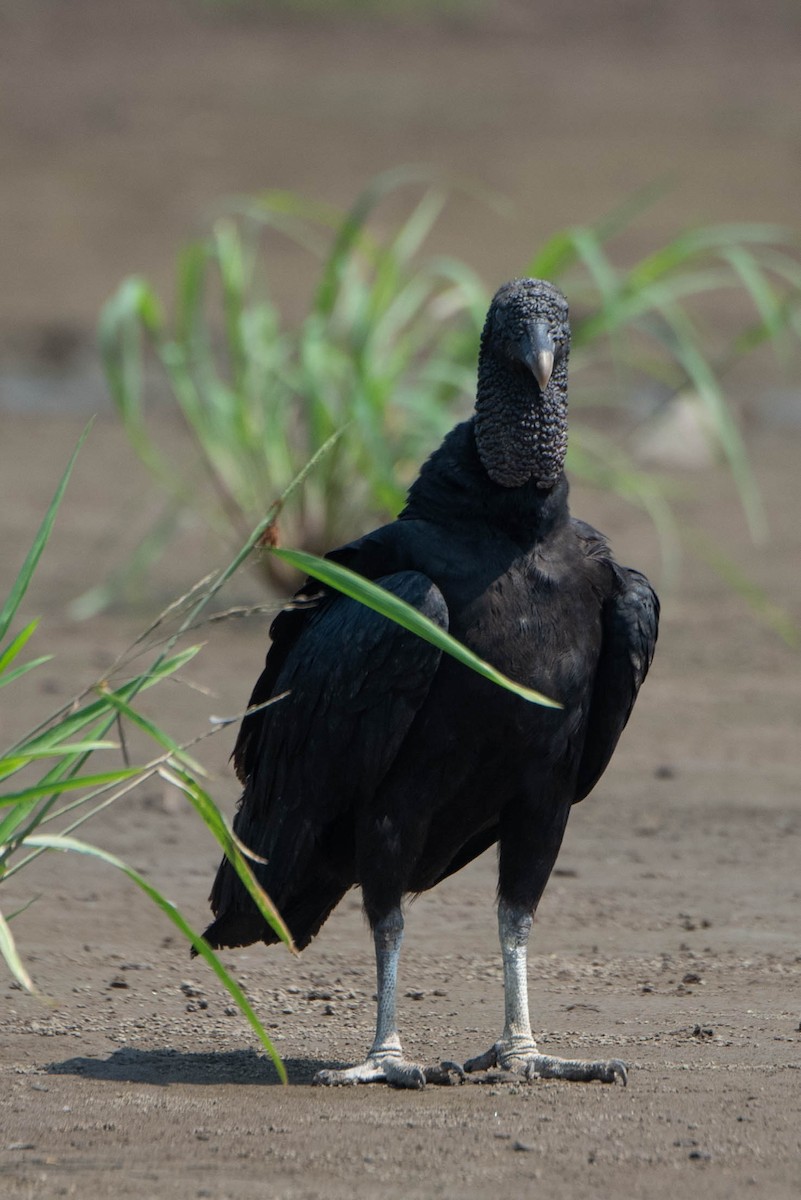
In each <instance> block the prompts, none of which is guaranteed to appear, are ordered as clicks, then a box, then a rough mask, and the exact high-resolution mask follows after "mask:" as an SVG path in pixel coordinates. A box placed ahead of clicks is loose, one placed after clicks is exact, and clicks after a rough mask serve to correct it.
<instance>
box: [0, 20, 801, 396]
mask: <svg viewBox="0 0 801 1200" xmlns="http://www.w3.org/2000/svg"><path fill="white" fill-rule="evenodd" d="M800 48H801V9H799V7H798V5H797V4H795V3H793V2H792V0H764V2H762V3H760V4H758V5H756V4H753V3H750V2H749V0H650V2H647V3H645V2H637V0H633V2H632V0H594V2H592V3H591V2H590V0H563V2H562V3H560V4H559V5H558V6H557V5H551V4H543V3H539V2H537V0H533V2H525V0H385V2H383V3H379V2H378V0H361V2H360V0H317V2H315V0H300V2H296V3H292V2H290V0H285V2H278V3H277V2H275V0H243V2H239V0H135V2H133V3H127V4H121V3H117V4H115V3H108V0H69V3H63V0H3V3H2V6H0V55H1V56H2V82H1V83H0V86H1V87H2V104H1V105H0V146H1V147H2V181H3V184H2V189H0V239H1V240H2V262H3V279H4V284H5V286H4V287H3V288H2V289H1V290H0V353H2V364H3V365H2V375H0V388H2V394H1V396H0V403H1V404H2V405H3V407H4V408H6V409H9V408H20V407H26V406H29V405H30V404H32V403H36V402H37V401H38V402H40V403H44V402H45V401H47V402H48V403H51V404H52V403H56V404H61V403H64V402H65V401H66V402H68V401H69V400H70V399H72V400H73V401H74V402H76V403H77V402H78V401H79V400H81V398H82V397H83V399H84V400H86V392H87V387H91V388H92V390H96V388H95V386H94V385H95V384H96V382H97V381H94V384H93V383H92V381H91V380H87V379H84V380H83V381H82V384H81V386H80V387H78V388H77V389H70V390H68V391H65V390H64V389H63V388H62V389H61V391H60V393H59V395H60V399H57V398H56V397H54V396H53V395H52V393H49V392H48V390H47V388H46V383H47V380H46V379H45V380H42V381H40V385H41V386H40V387H39V388H38V389H37V388H36V387H34V381H33V380H32V379H31V374H30V373H31V370H36V369H38V368H39V367H40V366H42V365H44V366H46V367H47V368H48V370H50V371H57V372H61V373H66V374H69V373H70V371H72V372H73V373H74V372H75V371H77V368H78V366H79V365H80V361H81V356H82V355H85V354H87V353H88V352H89V348H91V347H92V344H93V339H94V329H95V323H96V320H97V314H98V311H99V308H100V306H101V304H102V303H103V301H104V300H106V298H107V297H108V296H109V294H110V293H111V292H112V291H113V289H114V288H115V287H116V286H117V284H118V283H119V281H120V279H121V278H122V277H123V276H125V275H127V274H129V273H131V272H136V273H142V274H144V275H146V276H147V277H148V278H149V279H151V280H152V281H153V283H154V284H155V285H156V287H157V288H158V290H159V291H160V293H161V294H163V295H169V294H170V288H171V285H172V279H173V274H174V267H173V261H174V257H175V255H176V252H177V251H178V249H179V247H180V246H181V245H182V244H183V243H184V242H185V241H186V240H187V239H188V238H190V237H192V236H194V235H197V234H199V233H202V232H205V231H206V230H207V229H208V226H209V224H210V222H211V220H212V218H213V217H214V216H216V215H218V214H219V212H220V210H221V209H222V207H223V204H224V201H225V199H226V198H227V197H231V196H233V195H241V194H245V193H254V192H258V191H260V190H263V189H267V188H271V189H273V188H281V189H292V190H294V191H297V192H299V193H300V194H302V195H303V196H305V197H307V198H308V199H310V200H315V201H324V202H327V203H330V204H336V205H340V206H346V205H348V204H349V203H350V202H351V201H352V200H353V199H354V197H355V196H356V195H357V193H358V192H359V191H360V190H361V188H362V187H363V186H364V184H365V183H366V182H367V180H368V179H369V178H370V177H371V176H373V175H374V174H375V173H376V172H378V171H380V170H383V169H385V168H389V167H395V166H397V165H399V164H407V163H423V164H427V165H429V166H431V167H432V168H434V169H435V170H436V171H437V172H439V173H440V177H441V178H442V179H443V180H444V181H445V182H451V183H453V185H454V188H453V193H452V195H451V196H450V200H449V204H448V207H447V211H446V214H445V217H444V219H442V220H441V221H440V222H439V223H438V225H437V227H436V229H435V230H434V232H433V234H432V243H431V245H432V246H433V248H434V249H437V250H444V251H447V252H449V253H453V254H457V255H459V256H460V257H461V258H463V259H465V260H466V261H467V262H468V263H469V264H470V265H471V266H472V267H473V268H475V269H476V270H477V271H478V272H479V273H480V275H481V276H482V277H483V279H484V280H485V282H486V284H487V286H488V287H489V288H490V289H492V288H494V286H495V285H496V283H499V282H501V281H502V280H504V279H506V278H508V277H509V276H512V275H514V274H516V273H519V272H520V271H521V270H522V269H523V267H524V266H525V264H526V263H528V262H529V260H530V259H531V257H532V255H533V254H534V253H535V251H536V250H537V248H538V247H539V246H540V245H541V244H542V243H543V242H544V241H545V240H546V239H547V238H548V237H550V236H551V235H552V234H553V233H554V232H555V231H557V230H558V229H561V228H563V227H565V226H567V225H572V224H575V223H588V222H591V221H595V220H597V219H598V218H599V217H601V216H602V215H603V214H605V213H607V212H609V211H610V210H613V209H615V208H616V207H617V206H619V205H620V204H621V203H622V202H624V201H625V200H626V199H627V198H628V197H630V196H631V195H632V194H633V193H635V192H637V191H638V190H639V189H642V188H644V187H652V186H654V187H656V189H657V191H659V192H661V195H660V196H659V198H658V199H657V200H656V201H655V202H654V203H653V204H651V205H650V206H649V207H648V208H647V209H646V210H645V211H644V212H643V213H642V214H641V215H640V216H639V218H638V219H637V221H636V222H635V223H634V224H633V225H632V227H630V228H629V229H627V230H626V231H625V233H624V234H623V240H622V243H621V255H622V258H623V260H624V261H625V260H626V258H627V257H628V259H629V260H632V259H633V258H634V257H635V256H637V255H639V254H642V253H645V252H646V251H650V250H652V249H653V248H654V247H656V246H658V245H659V244H661V243H662V242H664V241H665V240H666V239H669V238H670V237H673V236H674V235H675V234H676V233H677V232H679V231H680V230H681V229H683V228H685V227H687V226H690V225H696V224H699V223H706V222H720V221H724V220H735V221H743V220H749V221H752V220H759V221H770V222H779V223H789V224H794V223H796V222H797V217H798V197H799V195H801V95H800V94H799V93H800V92H801V85H799V78H798V63H799V49H800ZM269 269H270V272H271V278H272V281H273V283H274V290H275V291H276V293H277V294H278V295H279V296H280V297H281V302H282V306H283V307H284V308H285V309H286V311H287V312H288V313H289V314H290V315H291V314H292V313H295V314H297V313H299V312H300V311H301V309H302V306H303V304H304V303H305V300H306V298H307V296H308V292H309V288H310V274H309V272H308V271H306V272H305V273H304V270H303V263H302V260H299V258H298V255H297V253H296V251H295V250H294V248H293V247H292V246H291V245H289V244H287V243H286V242H276V245H275V247H274V248H273V250H272V253H271V256H270V264H269ZM85 365H86V363H85V360H84V366H85ZM26 375H27V379H26V378H25V376H26ZM101 390H102V389H101ZM98 400H99V397H98V396H97V395H93V396H91V398H90V400H89V407H90V408H91V407H92V406H93V405H96V404H97V403H98Z"/></svg>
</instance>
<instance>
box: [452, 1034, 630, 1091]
mask: <svg viewBox="0 0 801 1200" xmlns="http://www.w3.org/2000/svg"><path fill="white" fill-rule="evenodd" d="M493 1067H500V1068H501V1070H503V1071H512V1072H514V1073H515V1074H516V1075H522V1076H523V1077H524V1078H525V1079H571V1080H575V1081H578V1082H580V1083H589V1082H590V1081H591V1080H594V1079H597V1080H599V1081H600V1082H601V1083H617V1081H618V1080H620V1082H621V1083H622V1084H623V1086H624V1087H625V1086H626V1082H627V1080H628V1073H627V1071H626V1065H625V1063H622V1062H621V1061H620V1060H619V1059H617V1058H612V1059H610V1060H609V1061H607V1062H584V1061H582V1060H581V1059H576V1058H554V1057H552V1056H551V1055H550V1054H540V1052H539V1050H538V1049H537V1047H536V1045H535V1044H534V1042H531V1043H529V1044H528V1045H526V1046H520V1045H508V1044H507V1043H505V1042H496V1043H495V1045H494V1046H492V1047H490V1049H489V1050H487V1052H486V1053H485V1054H479V1056H478V1057H477V1058H471V1059H469V1060H468V1062H466V1063H465V1064H464V1069H465V1071H467V1072H468V1073H470V1072H473V1071H489V1070H491V1069H492V1068H493Z"/></svg>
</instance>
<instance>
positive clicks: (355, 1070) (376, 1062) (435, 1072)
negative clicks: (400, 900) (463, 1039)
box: [314, 907, 464, 1088]
mask: <svg viewBox="0 0 801 1200" xmlns="http://www.w3.org/2000/svg"><path fill="white" fill-rule="evenodd" d="M373 937H374V940H375V960H376V975H377V978H378V1011H377V1015H376V1027H375V1037H374V1039H373V1044H372V1046H371V1047H370V1049H369V1051H368V1053H367V1058H366V1059H365V1061H364V1062H363V1063H359V1064H358V1066H355V1067H347V1068H346V1069H345V1070H341V1071H337V1070H327V1071H318V1073H317V1075H315V1077H314V1082H315V1083H317V1084H345V1083H391V1084H394V1085H395V1087H410V1088H422V1087H425V1085H426V1083H452V1082H460V1081H461V1080H462V1079H463V1078H464V1071H463V1070H462V1068H461V1067H460V1066H459V1065H458V1063H451V1062H443V1063H440V1064H439V1065H438V1066H434V1067H423V1066H420V1065H419V1064H418V1063H413V1062H409V1061H408V1060H407V1059H405V1058H404V1057H403V1050H402V1049H401V1040H400V1034H399V1033H398V1023H397V1018H396V994H397V980H398V959H399V958H400V948H401V942H402V941H403V914H402V913H401V910H400V908H399V907H398V908H393V909H391V910H390V912H389V913H387V915H386V916H385V917H383V918H382V919H381V920H379V921H377V922H376V924H375V927H374V929H373ZM452 1076H455V1079H453V1078H452Z"/></svg>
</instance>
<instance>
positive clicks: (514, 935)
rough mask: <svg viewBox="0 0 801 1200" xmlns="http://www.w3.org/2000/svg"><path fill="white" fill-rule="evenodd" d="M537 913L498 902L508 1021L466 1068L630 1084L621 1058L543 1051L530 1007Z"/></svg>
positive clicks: (527, 1075)
mask: <svg viewBox="0 0 801 1200" xmlns="http://www.w3.org/2000/svg"><path fill="white" fill-rule="evenodd" d="M532 919H533V918H532V914H531V913H530V912H528V910H526V909H522V908H516V907H514V906H512V905H510V904H507V903H506V901H505V900H501V901H500V903H499V904H498V932H499V934H500V940H501V951H502V953H503V997H504V1010H505V1018H506V1019H505V1022H504V1027H503V1035H502V1036H501V1040H500V1041H499V1042H496V1043H495V1045H494V1046H492V1047H491V1048H490V1049H489V1050H488V1051H487V1052H486V1053H485V1054H480V1055H479V1056H478V1057H477V1058H471V1059H470V1060H469V1061H468V1062H466V1063H465V1064H464V1069H465V1071H486V1070H489V1068H491V1067H501V1068H502V1069H503V1070H505V1071H515V1072H517V1073H518V1074H521V1075H524V1076H525V1077H526V1078H527V1079H531V1078H534V1077H536V1076H539V1077H541V1078H543V1079H574V1080H580V1081H589V1080H591V1079H599V1080H600V1081H601V1082H602V1083H614V1082H615V1081H616V1080H617V1079H620V1081H621V1082H622V1083H623V1084H624V1085H625V1083H626V1067H625V1065H624V1064H623V1063H622V1062H620V1061H619V1060H618V1059H612V1060H610V1061H609V1062H582V1061H581V1060H579V1059H570V1058H552V1057H551V1056H550V1055H548V1054H540V1052H539V1051H538V1049H537V1044H536V1042H535V1041H534V1038H533V1035H532V1033H531V1021H530V1019H529V1011H528V978H527V971H526V966H527V948H528V938H529V934H530V932H531V925H532Z"/></svg>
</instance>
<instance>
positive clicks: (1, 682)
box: [0, 654, 53, 687]
mask: <svg viewBox="0 0 801 1200" xmlns="http://www.w3.org/2000/svg"><path fill="white" fill-rule="evenodd" d="M52 657H53V655H52V654H42V655H40V657H39V658H32V659H31V661H30V662H26V663H22V665H21V666H19V667H14V670H13V671H6V672H5V673H4V674H3V675H2V676H0V687H5V686H6V684H7V683H13V682H14V680H15V679H19V678H20V676H21V675H27V674H28V672H29V671H33V670H35V669H36V667H41V665H42V663H46V662H50V660H51V659H52Z"/></svg>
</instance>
